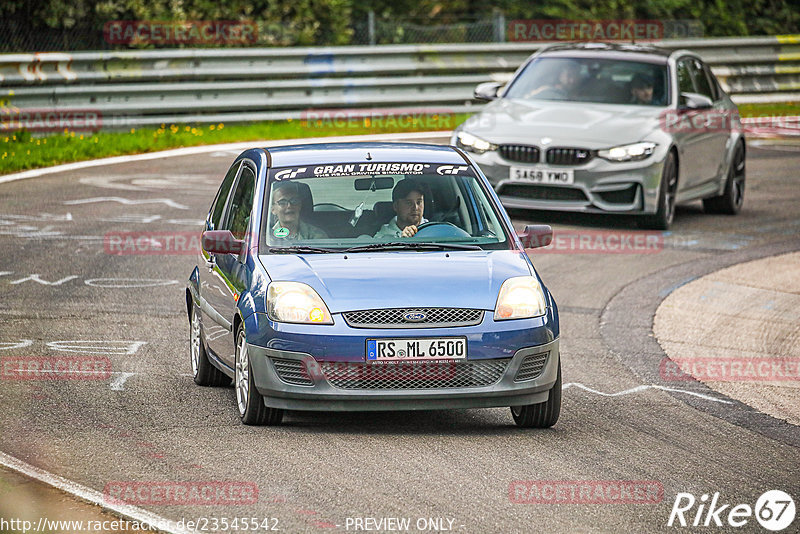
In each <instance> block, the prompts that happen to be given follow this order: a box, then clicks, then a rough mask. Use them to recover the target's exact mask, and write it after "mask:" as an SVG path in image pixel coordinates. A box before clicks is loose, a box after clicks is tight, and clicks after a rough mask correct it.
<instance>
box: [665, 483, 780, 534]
mask: <svg viewBox="0 0 800 534" xmlns="http://www.w3.org/2000/svg"><path fill="white" fill-rule="evenodd" d="M795 512H796V509H795V504H794V500H793V499H792V497H791V496H790V495H789V494H788V493H785V492H783V491H780V490H770V491H767V492H765V493H764V494H763V495H761V496H760V497H759V498H758V499H757V500H756V504H755V506H754V507H751V506H750V505H749V504H737V505H733V504H730V503H725V502H724V501H721V500H720V494H719V492H715V493H714V494H713V495H711V496H709V495H708V494H707V493H704V494H703V495H701V496H700V498H699V499H697V498H696V497H695V496H694V495H692V494H691V493H678V494H677V495H676V496H675V503H674V504H673V505H672V511H671V512H670V514H669V521H667V526H668V527H672V526H676V527H677V526H681V527H723V528H725V529H726V530H727V529H729V528H731V527H734V528H738V527H743V526H745V525H747V524H748V523H750V521H751V520H752V519H753V517H754V516H755V519H756V521H758V523H759V524H760V525H761V526H762V527H764V528H765V529H767V530H771V531H772V532H778V531H781V530H784V529H786V528H787V527H788V526H789V525H791V524H792V522H793V521H794V517H795ZM792 532H795V531H794V530H793V531H792Z"/></svg>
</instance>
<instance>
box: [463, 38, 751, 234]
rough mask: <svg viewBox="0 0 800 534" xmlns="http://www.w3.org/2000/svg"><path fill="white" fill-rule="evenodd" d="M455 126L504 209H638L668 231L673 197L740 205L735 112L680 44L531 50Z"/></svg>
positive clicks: (480, 92) (740, 141)
mask: <svg viewBox="0 0 800 534" xmlns="http://www.w3.org/2000/svg"><path fill="white" fill-rule="evenodd" d="M475 98H477V99H479V100H486V101H489V104H488V105H486V106H485V107H484V108H483V110H482V111H481V112H480V113H478V114H476V115H474V116H472V117H470V119H468V120H467V121H466V122H465V123H464V124H462V125H460V126H459V127H458V128H456V130H455V131H454V132H453V137H452V141H451V142H452V144H453V145H455V146H457V147H460V148H461V149H463V150H464V151H466V152H467V153H469V154H470V156H471V157H472V158H473V159H474V160H475V162H476V163H477V164H478V165H479V166H480V168H481V170H482V171H483V172H484V174H486V176H487V177H488V178H489V180H490V182H491V183H492V185H493V186H494V188H495V190H496V191H497V193H498V195H499V196H500V199H501V201H502V202H503V204H504V205H505V206H506V207H508V208H521V209H536V210H559V211H577V212H594V213H598V212H602V213H618V214H629V215H640V216H641V222H642V223H643V225H644V226H646V227H648V228H653V229H667V228H668V227H669V225H670V224H671V223H672V220H673V217H674V214H675V205H676V204H677V203H682V202H688V201H692V200H700V199H701V200H702V201H703V206H704V209H705V211H707V212H709V213H725V214H731V215H732V214H736V213H738V212H739V210H740V209H741V207H742V202H743V200H744V182H745V140H744V133H743V131H742V128H741V123H740V120H739V114H738V110H737V108H736V105H735V104H734V103H733V102H732V101H731V99H730V97H729V96H728V95H727V94H726V93H725V91H724V90H723V89H722V87H721V86H720V84H719V82H718V81H717V79H716V78H715V77H714V74H713V73H712V72H711V69H709V67H708V66H707V65H706V64H705V63H704V62H703V61H702V60H701V59H700V57H699V56H697V55H696V54H694V53H692V52H690V51H687V50H676V51H670V50H665V49H660V48H657V47H654V46H643V45H622V44H604V43H579V44H575V43H571V44H560V45H553V46H550V47H547V48H545V49H543V50H540V51H539V52H537V53H535V54H534V55H532V56H531V57H530V58H529V59H528V60H527V61H526V62H525V63H524V64H523V65H522V66H521V67H520V68H519V69H518V70H517V72H516V73H515V74H514V76H513V77H512V79H511V81H510V82H509V83H507V84H506V85H505V86H502V84H500V83H494V82H488V83H484V84H481V85H479V86H478V87H477V88H476V89H475Z"/></svg>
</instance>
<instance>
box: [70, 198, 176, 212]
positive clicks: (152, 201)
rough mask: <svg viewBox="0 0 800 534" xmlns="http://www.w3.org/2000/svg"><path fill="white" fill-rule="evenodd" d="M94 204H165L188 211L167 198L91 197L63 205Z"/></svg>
mask: <svg viewBox="0 0 800 534" xmlns="http://www.w3.org/2000/svg"><path fill="white" fill-rule="evenodd" d="M95 202H118V203H120V204H125V205H126V206H139V205H141V204H159V203H160V204H165V205H167V206H169V207H170V208H175V209H176V210H188V209H189V207H188V206H184V205H183V204H178V203H177V202H175V201H174V200H170V199H168V198H151V199H142V200H133V199H130V198H122V197H92V198H80V199H77V200H67V201H65V202H64V204H66V205H68V206H75V205H78V204H93V203H95Z"/></svg>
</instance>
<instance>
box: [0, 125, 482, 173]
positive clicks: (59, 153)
mask: <svg viewBox="0 0 800 534" xmlns="http://www.w3.org/2000/svg"><path fill="white" fill-rule="evenodd" d="M467 117H469V114H466V113H462V114H451V115H448V114H442V115H423V116H415V117H410V116H402V117H399V118H396V117H391V116H387V117H377V118H374V119H372V118H369V117H367V118H347V119H342V120H335V121H334V120H331V121H316V122H314V121H304V120H291V119H288V120H284V121H268V122H258V123H247V124H230V125H228V124H222V123H220V124H205V125H184V124H180V125H177V124H162V125H161V127H159V128H132V129H131V130H129V131H124V132H104V131H99V132H95V133H82V132H75V131H64V132H61V133H58V134H55V135H48V136H46V137H39V136H32V135H31V134H30V133H29V132H25V131H22V132H17V133H3V134H0V174H8V173H12V172H17V171H22V170H27V169H35V168H39V167H48V166H51V165H58V164H60V163H69V162H73V161H82V160H87V159H96V158H105V157H110V156H121V155H124V154H139V153H143V152H157V151H159V150H167V149H170V148H180V147H187V146H196V145H215V144H219V143H234V142H239V141H259V140H263V139H272V140H276V139H297V138H303V137H330V136H339V135H364V134H382V133H401V132H424V131H436V130H452V129H453V128H455V127H456V126H457V125H459V124H461V123H462V122H464V121H465V120H466V119H467Z"/></svg>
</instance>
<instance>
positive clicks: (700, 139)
mask: <svg viewBox="0 0 800 534" xmlns="http://www.w3.org/2000/svg"><path fill="white" fill-rule="evenodd" d="M693 60H694V58H692V57H682V58H680V59H678V61H677V62H676V68H675V73H676V76H677V79H678V115H679V119H678V120H677V121H676V122H675V127H674V128H673V129H672V131H671V132H670V133H672V135H673V137H674V138H675V141H676V145H677V147H678V153H679V155H680V158H681V162H682V163H681V164H680V166H679V169H680V177H679V183H678V187H679V188H680V190H686V189H690V188H692V187H694V186H696V185H697V184H698V183H700V182H701V181H702V176H703V175H704V174H705V173H706V171H704V170H703V169H702V167H703V166H707V164H706V163H704V161H703V159H704V157H705V156H704V152H705V151H706V150H707V147H706V146H705V144H704V135H703V132H702V128H697V127H696V126H697V124H698V123H697V121H698V120H700V121H702V120H703V118H702V116H701V115H700V114H701V113H703V111H702V110H691V109H686V101H685V99H684V98H683V97H681V94H682V93H696V92H697V90H696V89H695V86H694V79H693V78H692V73H691V63H692V61H693Z"/></svg>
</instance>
